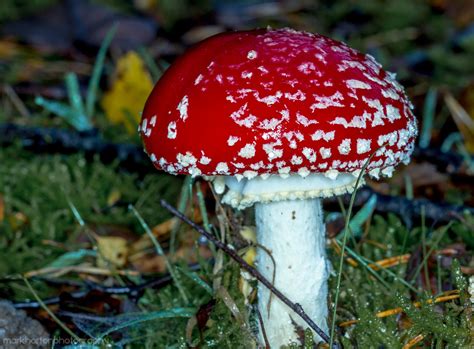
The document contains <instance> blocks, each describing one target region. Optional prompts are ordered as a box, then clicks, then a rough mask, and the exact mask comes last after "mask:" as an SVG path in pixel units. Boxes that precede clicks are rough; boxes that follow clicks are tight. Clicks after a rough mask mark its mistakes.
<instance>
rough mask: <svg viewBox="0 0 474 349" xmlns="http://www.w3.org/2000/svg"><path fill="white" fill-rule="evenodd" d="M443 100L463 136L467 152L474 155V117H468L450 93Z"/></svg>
mask: <svg viewBox="0 0 474 349" xmlns="http://www.w3.org/2000/svg"><path fill="white" fill-rule="evenodd" d="M444 100H445V102H446V105H447V106H448V109H449V111H450V112H451V115H452V117H453V120H454V122H455V123H456V126H457V127H458V129H459V132H461V134H462V136H463V139H464V144H465V145H466V149H467V151H468V152H470V153H471V154H474V115H469V114H468V112H467V111H466V110H465V109H464V108H463V107H462V105H461V104H459V102H458V101H457V100H456V99H455V98H454V97H453V96H452V95H451V94H450V93H447V94H446V95H445V97H444Z"/></svg>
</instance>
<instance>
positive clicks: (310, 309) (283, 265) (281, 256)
mask: <svg viewBox="0 0 474 349" xmlns="http://www.w3.org/2000/svg"><path fill="white" fill-rule="evenodd" d="M255 214H256V224H257V240H258V242H259V244H260V245H262V246H263V247H264V248H259V249H258V253H257V269H258V270H259V271H260V273H262V274H263V275H264V276H265V277H266V278H267V279H268V280H274V281H273V284H274V285H275V287H276V288H277V289H279V290H280V291H281V292H283V294H284V295H285V296H287V297H288V298H289V299H290V300H291V301H293V302H295V303H299V304H300V305H301V306H302V307H303V309H304V310H305V312H306V313H307V314H308V315H309V316H310V318H311V319H312V320H313V321H314V322H315V323H316V324H317V325H318V326H319V327H320V328H321V329H322V330H323V331H325V332H326V333H327V330H328V326H327V323H326V320H327V312H328V310H327V278H328V270H327V269H328V268H327V265H326V253H325V226H324V223H323V212H322V208H321V202H320V200H319V199H318V198H315V199H307V200H285V201H279V202H270V203H257V204H255ZM269 253H271V257H270V255H269ZM273 261H275V264H276V265H274V262H273ZM274 267H275V268H274ZM274 270H275V274H274V275H275V277H274V279H273V272H274ZM258 310H259V311H260V314H261V315H262V319H263V326H264V329H265V333H266V335H267V338H268V341H269V344H270V347H271V348H280V346H282V345H288V344H289V343H291V342H295V343H298V336H297V334H296V332H295V331H296V330H297V329H296V327H295V325H296V326H297V327H302V328H303V329H306V328H308V325H307V324H306V323H305V322H304V321H303V320H302V319H301V318H300V317H299V316H298V315H297V314H296V313H294V312H293V311H292V310H291V309H290V308H288V307H287V306H286V305H285V304H284V303H282V302H281V301H280V300H279V299H278V298H276V297H274V296H273V297H271V293H270V291H269V290H268V289H267V288H266V287H265V286H263V285H261V284H260V285H259V288H258ZM260 332H261V334H262V331H261V329H260ZM314 338H315V339H316V340H318V339H319V337H318V336H317V335H316V334H315V337H314ZM261 340H262V343H263V336H262V335H261Z"/></svg>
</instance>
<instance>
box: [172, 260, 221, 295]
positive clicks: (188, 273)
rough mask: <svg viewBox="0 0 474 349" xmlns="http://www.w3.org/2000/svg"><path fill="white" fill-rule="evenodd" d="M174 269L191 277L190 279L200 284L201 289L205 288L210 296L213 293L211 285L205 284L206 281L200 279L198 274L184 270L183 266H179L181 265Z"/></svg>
mask: <svg viewBox="0 0 474 349" xmlns="http://www.w3.org/2000/svg"><path fill="white" fill-rule="evenodd" d="M176 269H177V270H178V271H179V272H180V273H183V274H184V275H186V276H187V277H188V278H189V279H191V280H192V281H194V282H195V283H196V284H197V285H199V286H201V287H202V288H203V289H205V290H206V292H207V293H209V294H210V295H211V296H212V295H213V294H214V292H213V291H212V287H211V286H209V285H208V284H207V282H205V281H204V280H203V279H201V278H200V277H199V275H198V274H197V273H196V272H194V271H192V270H186V269H184V268H181V267H176Z"/></svg>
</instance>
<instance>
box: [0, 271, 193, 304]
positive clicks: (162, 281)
mask: <svg viewBox="0 0 474 349" xmlns="http://www.w3.org/2000/svg"><path fill="white" fill-rule="evenodd" d="M189 268H190V269H191V270H192V271H196V270H199V268H200V266H199V264H192V265H190V266H189ZM20 280H22V279H20ZM20 280H17V279H11V280H0V282H5V281H7V282H13V281H20ZM44 281H45V282H47V283H50V284H55V285H60V284H66V285H68V286H75V287H79V286H85V287H86V288H85V289H83V290H78V291H74V292H71V293H69V295H70V296H71V297H72V298H81V297H84V296H85V295H87V293H88V292H90V291H99V292H102V293H104V294H109V295H125V296H129V297H131V298H133V299H136V300H138V299H139V298H140V297H141V295H142V294H143V291H144V290H145V289H150V288H154V289H160V288H163V287H165V286H167V285H169V284H171V282H172V281H173V279H172V277H171V275H170V274H165V275H163V276H161V277H159V278H154V279H152V280H149V281H145V282H143V283H141V284H137V285H130V286H111V287H104V286H102V285H99V284H96V283H91V282H88V283H86V284H85V285H81V284H79V283H78V282H70V281H68V280H65V281H61V280H51V279H45V280H44ZM60 301H61V298H60V297H49V298H45V299H43V301H42V303H44V304H46V305H52V304H58V303H59V302H60ZM13 306H14V307H15V308H17V309H37V308H40V307H41V305H40V304H39V303H38V302H36V301H25V302H23V301H22V302H14V303H13Z"/></svg>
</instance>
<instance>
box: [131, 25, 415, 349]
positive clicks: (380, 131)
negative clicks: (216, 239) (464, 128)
mask: <svg viewBox="0 0 474 349" xmlns="http://www.w3.org/2000/svg"><path fill="white" fill-rule="evenodd" d="M411 108H412V106H411V104H410V102H409V101H408V99H407V97H406V95H405V93H404V90H403V88H402V87H401V86H400V85H399V84H398V83H397V82H396V81H395V78H394V75H393V74H390V73H388V72H385V71H384V70H382V68H381V66H380V64H379V63H377V62H376V61H375V60H374V58H373V57H371V56H369V55H364V54H361V53H359V52H357V51H355V50H353V49H352V48H350V47H348V46H347V45H345V44H344V43H341V42H338V41H335V40H332V39H329V38H327V37H324V36H321V35H317V34H310V33H305V32H298V31H295V30H292V29H279V30H271V29H266V30H265V29H262V30H252V31H243V32H232V33H224V34H219V35H216V36H213V37H211V38H209V39H207V40H205V41H203V42H202V43H200V44H198V45H197V46H195V47H194V48H192V49H190V50H189V51H188V52H187V53H185V54H184V55H183V56H182V57H181V58H179V59H178V60H177V61H176V62H175V63H173V64H172V65H171V67H170V68H169V69H168V70H167V71H166V73H165V74H164V75H163V77H162V78H161V80H160V81H159V82H158V83H157V84H156V86H155V88H154V90H153V91H152V93H151V95H150V97H149V98H148V101H147V103H146V105H145V109H144V112H143V118H142V123H141V125H140V127H139V129H140V132H141V135H142V138H143V141H144V143H145V148H146V151H147V153H148V154H149V156H150V159H151V160H152V161H153V163H154V165H155V166H156V167H157V168H158V169H161V170H164V171H167V172H169V173H172V174H188V175H192V176H199V175H202V176H205V178H211V179H213V180H214V187H215V189H216V192H218V193H219V194H224V195H223V198H222V201H223V202H224V203H227V204H229V205H231V206H233V207H234V208H237V209H243V208H246V207H250V206H252V205H254V206H255V213H256V214H255V215H256V226H257V240H258V242H259V244H261V245H263V246H265V247H266V250H268V251H269V252H270V253H271V257H270V256H269V255H268V252H265V251H263V250H262V249H259V252H258V256H257V269H258V270H259V271H260V272H261V273H262V274H263V275H264V276H265V277H266V278H267V279H269V280H271V279H272V273H273V268H274V267H275V268H276V270H275V279H274V285H275V287H276V288H278V289H279V290H280V291H282V292H283V293H284V294H285V295H286V296H287V297H288V298H289V299H291V300H292V301H293V302H295V303H299V304H300V305H301V306H302V307H303V309H304V310H305V311H306V313H307V314H308V315H309V316H310V317H311V319H312V320H313V321H315V322H316V324H318V326H319V327H321V328H322V329H323V330H325V331H326V332H327V329H328V326H327V323H326V322H327V278H328V268H327V261H326V254H325V226H324V221H323V212H322V208H321V198H322V197H328V196H332V195H339V194H343V193H349V192H352V191H353V190H354V189H355V188H354V187H355V183H356V180H357V177H358V176H359V174H360V173H361V171H362V169H363V166H364V164H365V163H366V162H367V167H366V168H365V171H366V172H367V173H368V174H369V175H371V176H373V177H375V178H378V177H379V176H380V175H385V176H391V174H392V171H393V169H394V167H395V166H396V165H397V164H399V163H400V162H404V163H408V162H409V159H410V155H411V153H412V151H413V147H414V139H415V137H416V134H417V124H416V121H415V117H414V116H413V114H412V112H411ZM373 153H375V154H374V155H373V157H372V158H371V157H370V156H371V155H372V154H373ZM364 174H365V173H364ZM272 259H273V260H274V261H275V265H273V263H272ZM269 302H270V291H269V290H268V289H265V288H264V287H259V290H258V308H259V311H260V313H261V314H262V317H263V325H264V328H265V332H266V334H267V337H268V340H269V344H270V346H271V347H272V348H278V347H280V346H281V345H286V344H289V343H290V342H292V341H296V340H297V335H296V332H295V326H294V324H297V325H299V326H302V327H307V326H306V325H305V323H303V322H302V320H301V319H300V318H299V317H298V316H297V315H296V314H294V313H293V312H292V311H291V310H290V309H289V308H288V307H287V306H286V305H284V304H283V303H282V302H280V301H279V300H278V299H275V298H273V299H271V304H269Z"/></svg>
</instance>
